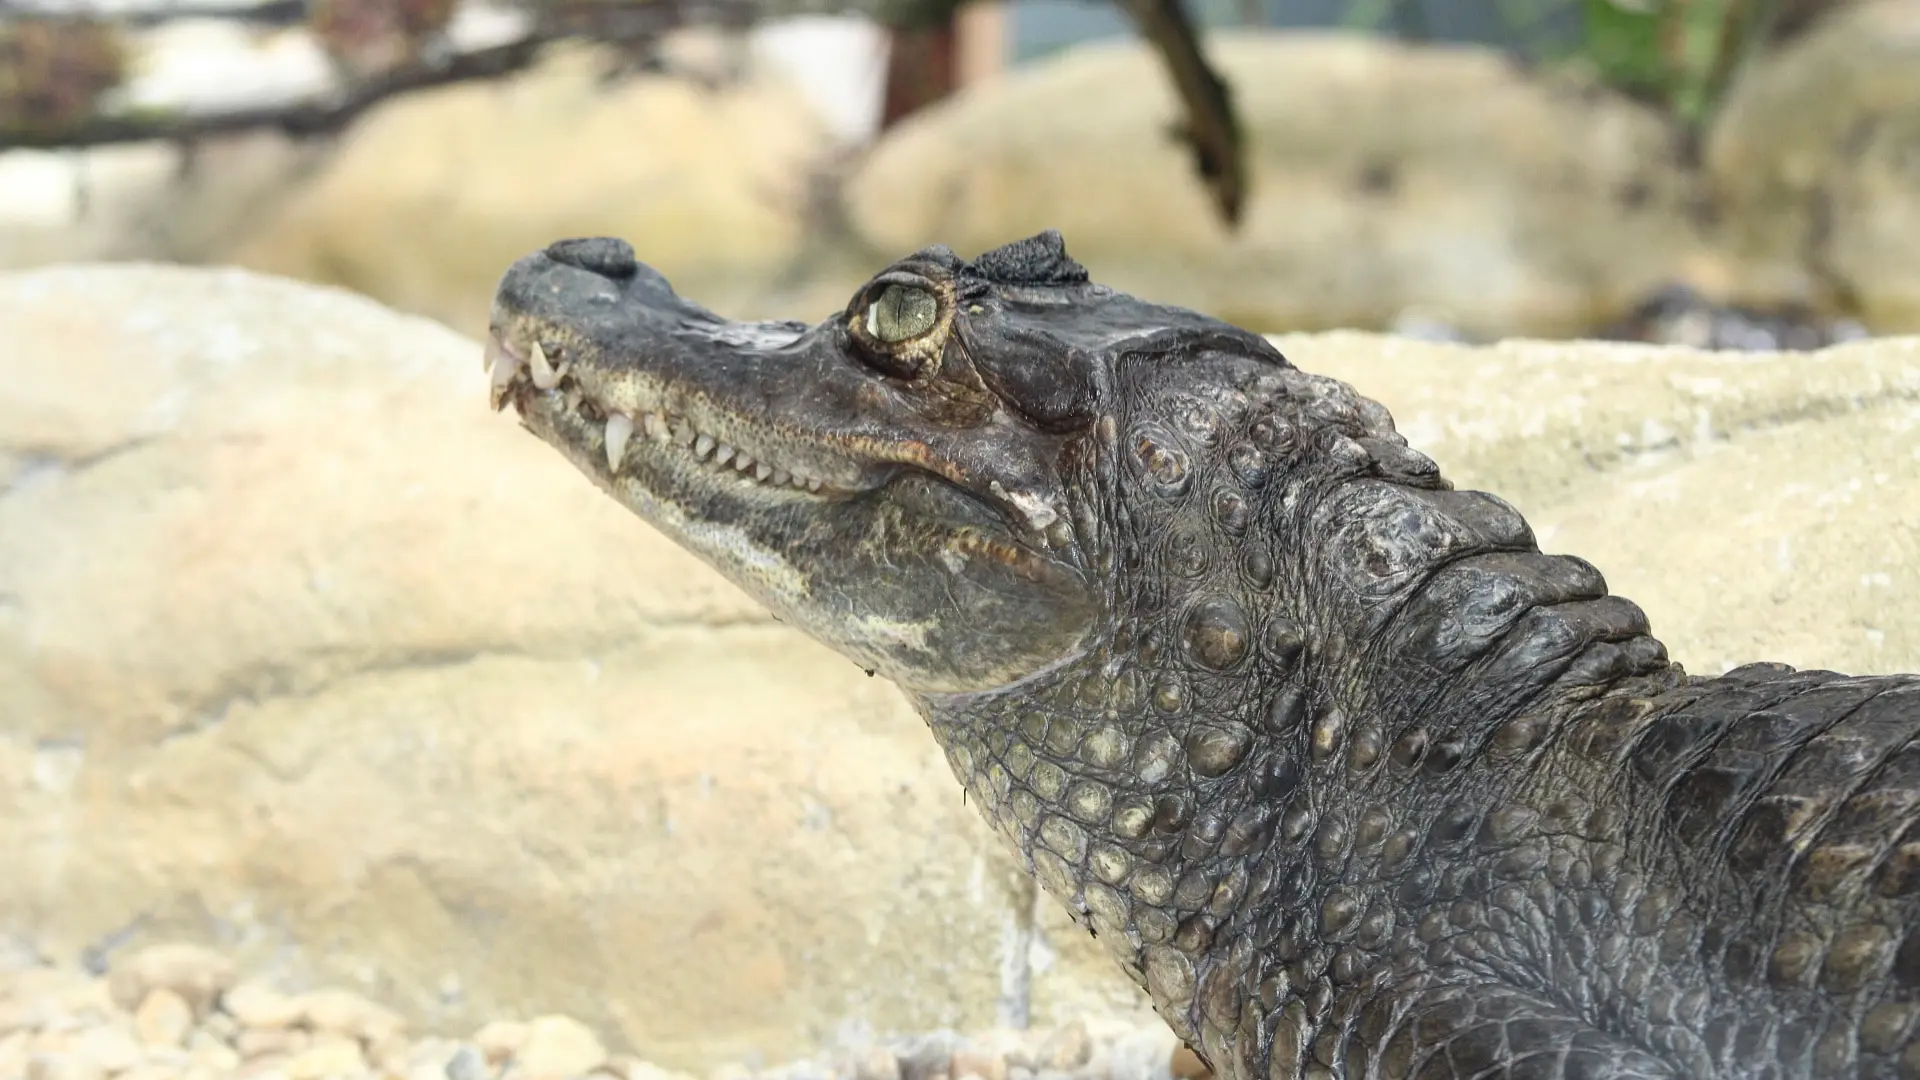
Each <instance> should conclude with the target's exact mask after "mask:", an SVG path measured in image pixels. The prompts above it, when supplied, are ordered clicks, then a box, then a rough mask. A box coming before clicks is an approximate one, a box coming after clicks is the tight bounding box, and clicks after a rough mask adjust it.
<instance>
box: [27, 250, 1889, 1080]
mask: <svg viewBox="0 0 1920 1080" xmlns="http://www.w3.org/2000/svg"><path fill="white" fill-rule="evenodd" d="M0 334H4V340H6V341H7V343H8V349H7V351H6V353H5V354H4V359H0V386H4V387H5V390H4V391H3V392H0V702H4V703H5V707H4V710H3V711H0V851H5V852H6V853H7V861H6V873H5V874H4V875H0V927H6V928H9V929H25V930H28V931H30V932H32V933H34V934H36V935H37V936H38V937H39V939H40V943H41V944H42V945H44V946H45V947H47V948H49V949H52V950H54V951H55V952H57V953H60V954H63V955H66V956H72V955H74V954H75V953H76V952H77V951H78V950H79V949H80V948H81V947H82V946H85V945H95V944H99V943H102V942H115V943H117V948H118V949H119V950H120V951H119V952H117V953H116V954H115V955H116V956H117V957H122V958H125V957H127V956H129V955H132V954H133V951H134V950H135V949H137V947H138V946H140V945H143V944H146V943H149V942H153V941H162V940H167V939H169V938H173V937H176V936H184V937H190V938H199V939H201V940H205V941H209V942H218V943H220V944H221V946H222V948H223V949H225V950H226V951H227V952H228V953H230V954H231V955H232V956H233V957H234V958H235V959H236V960H238V961H240V963H241V964H242V965H243V967H244V968H245V970H247V971H248V972H249V973H250V974H253V973H259V974H260V976H261V977H264V978H267V979H269V980H270V981H273V982H279V983H281V984H283V985H284V986H285V988H286V989H289V990H297V989H300V988H301V987H302V984H303V983H305V984H315V985H342V986H347V987H357V988H359V989H361V990H363V991H366V992H367V993H368V994H369V995H370V996H378V997H379V998H380V999H381V1000H386V1001H392V1002H394V1003H396V1004H399V1005H402V1006H404V1007H405V1008H406V1009H407V1010H408V1011H409V1013H410V1016H409V1019H410V1020H411V1021H412V1022H413V1023H414V1024H416V1025H418V1026H420V1027H421V1028H440V1029H442V1030H458V1031H471V1030H473V1029H474V1027H476V1026H478V1023H479V1022H480V1021H481V1020H483V1019H492V1018H497V1017H503V1016H518V1017H521V1018H526V1019H531V1018H534V1017H538V1016H543V1015H550V1014H565V1015H570V1016H574V1017H578V1018H579V1019H581V1020H583V1021H585V1022H586V1023H587V1024H589V1025H590V1026H591V1027H592V1028H593V1029H594V1030H595V1031H596V1033H597V1034H598V1035H599V1037H600V1038H601V1039H602V1040H603V1044H604V1046H605V1048H606V1049H607V1050H609V1051H611V1052H615V1053H618V1052H622V1051H623V1050H625V1049H628V1048H631V1049H634V1050H638V1051H639V1052H641V1053H642V1054H644V1055H646V1056H647V1057H649V1058H651V1059H654V1060H657V1061H661V1062H663V1063H665V1064H668V1065H670V1066H673V1067H682V1068H697V1069H699V1070H701V1071H704V1070H705V1068H706V1067H707V1066H709V1065H710V1064H712V1063H713V1062H714V1061H715V1060H716V1059H724V1058H726V1057H730V1056H734V1055H740V1054H745V1053H748V1052H750V1051H755V1050H757V1051H760V1052H763V1053H766V1054H768V1055H772V1056H775V1057H782V1056H786V1055H788V1054H790V1053H794V1052H797V1051H800V1050H803V1049H808V1048H811V1047H813V1046H816V1045H818V1044H820V1043H823V1042H829V1041H831V1040H832V1039H833V1038H835V1037H836V1036H837V1035H838V1034H839V1033H843V1032H848V1031H860V1030H874V1029H877V1030H881V1031H887V1030H896V1031H898V1030H911V1029H916V1028H926V1027H932V1026H938V1025H943V1024H952V1025H956V1026H962V1027H977V1026H984V1025H986V1024H990V1023H993V1022H995V1020H996V1018H997V1017H998V1016H1000V1015H1009V1016H1010V1015H1013V1014H1015V1013H1016V1012H1017V1010H1018V1008H1019V1007H1021V1006H1022V1004H1023V1003H1024V1004H1025V1005H1026V1006H1027V1007H1030V1008H1031V1010H1032V1012H1033V1014H1034V1016H1035V1019H1036V1020H1037V1021H1041V1022H1049V1021H1053V1020H1057V1019H1061V1018H1064V1017H1066V1016H1068V1015H1070V1014H1073V1013H1077V1012H1082V1011H1091V1012H1095V1013H1101V1012H1105V1013H1114V1012H1118V1011H1128V1010H1131V1011H1133V1014H1134V1015H1138V1010H1140V1008H1141V1004H1140V998H1139V996H1138V995H1137V994H1135V993H1134V992H1133V991H1132V990H1131V988H1129V987H1127V986H1125V985H1124V984H1123V983H1122V981H1121V979H1120V978H1119V976H1118V974H1117V973H1116V972H1115V971H1114V970H1113V969H1112V968H1111V967H1110V966H1109V964H1108V963H1107V961H1106V960H1105V959H1104V958H1103V957H1100V956H1097V955H1095V954H1094V953H1093V952H1092V950H1091V948H1090V947H1089V946H1088V944H1087V942H1086V940H1085V938H1084V935H1081V934H1080V933H1079V932H1077V931H1074V930H1072V929H1071V928H1070V927H1068V926H1067V925H1066V922H1065V919H1064V918H1063V917H1062V916H1061V915H1060V913H1059V912H1058V910H1057V905H1054V904H1052V903H1051V902H1048V901H1043V902H1042V903H1041V904H1040V905H1039V907H1038V908H1037V915H1036V914H1035V911H1036V909H1035V908H1033V907H1032V906H1031V904H1032V902H1031V889H1030V885H1028V883H1026V882H1024V880H1023V879H1021V878H1020V877H1019V875H1018V874H1017V872H1016V871H1015V870H1014V869H1013V867H1012V864H1011V860H1009V859H1008V858H1006V857H1005V856H1004V855H1003V854H1002V853H1001V852H1000V851H999V850H998V849H997V847H996V846H995V844H994V842H993V841H992V839H991V838H990V837H989V836H988V834H987V832H986V830H985V829H984V828H983V827H982V826H981V825H980V823H979V822H978V821H977V820H976V818H975V815H974V813H973V811H972V810H971V809H969V808H968V807H966V806H964V805H963V804H962V802H961V800H960V797H959V791H958V786H957V785H956V784H955V782H954V781H953V779H952V777H951V776H950V775H949V774H948V772H947V768H946V765H945V763H944V761H943V760H942V758H941V757H940V755H939V753H938V751H937V750H936V748H935V747H934V745H933V742H932V740H931V739H930V738H929V737H928V736H927V734H926V732H925V731H924V728H923V726H922V725H921V723H920V722H919V720H918V719H917V718H916V717H914V716H913V715H911V713H910V712H909V711H908V710H907V709H906V708H905V707H904V706H903V705H902V703H901V701H900V698H899V697H898V695H897V694H896V693H895V691H893V689H892V688H891V687H889V686H887V685H886V684H884V683H881V682H877V681H874V680H870V679H868V678H866V677H865V676H864V675H862V674H860V673H859V672H858V671H857V670H856V669H855V668H854V667H853V666H852V665H851V664H848V663H846V662H844V661H842V660H839V659H838V658H836V657H834V656H833V655H832V654H830V653H828V652H826V651H825V650H823V649H821V648H820V647H818V646H816V645H814V644H812V643H811V642H809V641H807V640H805V639H804V638H802V637H801V636H799V635H798V634H797V633H796V632H794V631H792V630H790V629H788V628H785V627H782V626H779V625H776V624H774V623H772V622H771V621H770V620H768V619H767V617H766V616H765V615H764V614H763V613H762V612H760V611H759V610H758V609H757V608H756V607H755V606H754V605H753V604H751V603H750V602H749V601H747V600H746V599H745V598H744V597H743V596H741V595H740V594H739V593H737V592H736V591H735V590H733V589H732V588H731V587H730V586H728V585H726V584H725V583H724V582H722V581H720V580H719V579H718V578H717V577H716V576H715V575H713V574H712V573H711V572H709V571H708V570H706V569H705V568H704V567H703V566H702V565H700V564H699V563H697V562H695V561H694V560H693V559H692V558H691V557H689V556H687V555H685V554H684V553H682V552H681V551H680V550H679V549H677V548H675V547H674V546H673V545H671V544H669V543H668V542H666V541H665V540H662V539H661V538H660V537H658V536H657V535H656V534H655V533H653V532H652V531H651V530H649V529H647V528H646V527H644V526H643V525H641V524H640V523H639V522H637V521H635V520H634V519H632V517H631V516H630V515H629V514H628V513H627V512H626V511H624V510H622V509H621V508H620V507H618V506H616V505H615V504H614V503H613V502H612V501H611V500H608V499H606V498H605V497H604V496H602V495H601V494H599V493H598V491H597V490H595V489H594V488H593V487H592V486H591V485H589V484H587V483H586V482H585V481H584V480H582V479H581V478H580V477H579V476H578V475H577V474H576V473H575V472H574V471H573V470H572V468H571V467H570V466H568V465H567V464H566V463H565V462H564V461H563V460H562V459H561V458H560V457H559V456H558V455H557V454H554V453H553V452H552V451H551V450H549V449H547V448H546V447H545V446H543V445H541V444H539V443H538V442H536V441H535V440H533V439H531V438H529V437H527V436H526V435H524V434H522V433H521V432H520V431H518V430H517V428H516V427H515V425H514V424H513V423H512V421H511V420H510V419H509V418H506V417H502V416H496V415H493V414H490V413H488V412H487V411H486V409H485V408H484V404H483V397H484V394H483V387H482V381H483V380H482V378H481V375H480V372H479V359H478V354H479V347H478V346H477V345H476V344H474V343H472V342H470V341H467V340H464V339H462V338H460V337H459V336H457V335H455V334H453V333H451V332H449V331H447V330H445V329H443V328H440V327H437V326H435V325H433V324H430V323H427V322H425V321H423V320H418V319H412V318H403V317H399V316H395V315H393V314H391V313H389V312H386V311H383V310H381V309H379V308H378V307H376V306H375V305H373V304H371V303H370V302H367V301H365V300H363V299H359V298H353V297H349V296H347V295H344V294H342V293H339V292H335V291H332V290H327V289H321V288H314V287H309V286H300V285H295V284H293V283H290V282H283V281H277V280H272V279H265V278H260V277H255V276H252V275H249V274H245V273H242V272H238V271H219V272H215V271H188V270H181V269H163V268H139V267H93V268H60V269H51V270H45V271H39V272H34V273H28V274H17V275H13V276H10V277H0ZM1283 347H1284V348H1285V349H1286V350H1287V351H1288V352H1289V354H1290V355H1291V356H1292V357H1293V358H1294V359H1295V360H1296V361H1297V362H1298V363H1300V364H1301V365H1302V366H1305V367H1308V368H1311V369H1316V370H1322V371H1326V372H1329V373H1332V374H1335V375H1339V376H1342V377H1345V378H1349V379H1351V380H1353V381H1354V382H1356V383H1357V384H1358V385H1359V386H1360V387H1361V388H1362V389H1363V390H1364V391H1366V392H1368V393H1370V394H1373V395H1375V396H1377V397H1380V398H1381V399H1383V400H1385V401H1386V402H1387V403H1388V404H1389V405H1390V406H1391V407H1393V408H1394V409H1395V410H1396V412H1397V414H1398V415H1399V416H1400V419H1401V421H1402V424H1403V426H1404V427H1405V428H1406V429H1407V431H1408V432H1409V434H1410V436H1411V437H1412V438H1413V439H1414V441H1415V442H1416V443H1417V444H1419V445H1422V446H1424V447H1425V448H1426V449H1428V450H1429V451H1431V452H1433V453H1434V454H1435V456H1436V457H1438V459H1439V460H1440V461H1441V463H1442V464H1443V466H1444V467H1446V468H1447V469H1448V471H1449V472H1450V473H1451V474H1452V475H1453V476H1454V477H1455V479H1456V480H1457V481H1459V482H1461V483H1464V484H1476V485H1481V486H1485V487H1489V488H1491V489H1492V490H1496V491H1499V492H1501V493H1503V494H1505V495H1507V496H1509V497H1511V498H1512V499H1513V500H1514V501H1516V502H1517V503H1518V504H1519V505H1520V506H1521V507H1522V509H1524V510H1525V511H1527V512H1528V513H1529V514H1530V515H1531V517H1532V519H1533V520H1534V522H1535V524H1536V525H1537V526H1538V528H1539V531H1540V532H1541V535H1542V538H1543V541H1544V543H1545V545H1546V546H1547V547H1548V548H1550V549H1557V550H1570V551H1575V552H1578V553H1580V554H1583V555H1585V556H1587V557H1588V558H1590V559H1592V560H1593V561H1594V562H1596V563H1598V564H1599V565H1600V567H1601V568H1602V569H1603V570H1605V571H1606V572H1607V574H1608V575H1609V577H1610V579H1611V580H1612V581H1613V583H1614V584H1615V586H1616V587H1617V588H1618V589H1619V590H1620V591H1621V592H1623V593H1625V594H1627V595H1629V596H1632V597H1634V598H1635V599H1637V600H1639V601H1640V602H1641V603H1643V604H1645V605H1646V606H1647V608H1648V609H1649V610H1650V611H1651V612H1652V614H1653V617H1654V620H1655V625H1656V627H1657V628H1658V629H1659V630H1660V631H1662V633H1663V635H1664V636H1665V637H1666V638H1667V640H1668V641H1669V642H1670V644H1671V645H1672V647H1673V651H1674V652H1675V654H1676V655H1677V656H1679V657H1680V658H1681V659H1683V660H1685V661H1686V662H1687V663H1688V664H1689V665H1690V666H1692V667H1693V668H1694V669H1695V670H1714V669H1716V668H1717V667H1720V666H1725V665H1727V664H1731V663H1735V662H1738V661H1741V660H1748V659H1757V658H1768V659H1783V660H1788V661H1791V662H1795V663H1801V664H1810V665H1811V664H1825V665H1833V666H1839V667H1843V668H1849V669H1855V670H1862V671H1885V670H1901V669H1904V670H1915V669H1920V607H1917V606H1916V605H1915V604H1914V603H1913V597H1914V595H1915V593H1916V591H1920V579H1917V578H1916V570H1915V568H1916V567H1920V480H1916V477H1917V476H1920V468H1916V467H1915V461H1916V460H1920V458H1917V457H1916V455H1920V342H1916V341H1914V340H1903V341H1885V342H1874V343H1866V344H1859V345H1852V346H1847V347H1844V348H1839V349H1835V350H1832V351H1829V352H1826V353H1821V354H1817V355H1813V356H1796V357H1754V358H1733V357H1726V356H1702V355H1697V354H1692V353H1687V352H1680V351H1674V352H1661V351H1657V350H1651V349H1646V348H1624V347H1613V348H1608V347H1600V346H1590V345H1551V346H1549V345H1537V344H1515V345H1511V346H1507V347H1503V348H1501V349H1494V350H1470V349H1454V348H1442V347H1435V346H1421V345H1416V344H1413V343H1409V342H1404V341H1397V340H1392V339H1379V338H1371V337H1365V336H1360V335H1350V334H1343V335H1333V336H1326V337H1307V338H1297V339H1286V340H1285V341H1283ZM123 932H124V933H123ZM141 955H145V954H141ZM169 955H172V954H169ZM126 962H127V963H129V964H132V965H133V966H132V967H129V968H127V969H126V970H129V971H132V970H135V969H137V968H140V964H141V963H144V962H145V961H140V962H135V961H134V960H127V961H126ZM449 976H453V977H454V978H452V979H449ZM223 977H226V976H223ZM157 978H158V976H154V977H153V979H157ZM153 979H150V980H149V981H153ZM142 985H143V986H144V985H146V984H142ZM168 985H172V984H171V983H168ZM183 985H184V984H183ZM195 985H198V984H195ZM235 992H236V993H238V992H239V991H238V990H237V989H236V991H235ZM249 995H250V996H254V997H257V996H259V993H258V990H257V989H250V990H249V991H248V995H243V996H249ZM269 1004H271V1003H269ZM254 1007H257V1008H264V1006H260V1005H259V1003H254ZM267 1011H271V1010H270V1009H269V1010H267Z"/></svg>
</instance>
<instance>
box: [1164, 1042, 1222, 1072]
mask: <svg viewBox="0 0 1920 1080" xmlns="http://www.w3.org/2000/svg"><path fill="white" fill-rule="evenodd" d="M1169 1071H1170V1072H1172V1073H1173V1076H1174V1080H1207V1078H1209V1077H1211V1076H1212V1075H1213V1070H1212V1069H1209V1068H1207V1063H1206V1062H1204V1061H1201V1060H1200V1055H1199V1054H1196V1053H1194V1052H1193V1048H1192V1047H1191V1046H1179V1047H1175V1048H1174V1051H1173V1062H1172V1064H1171V1065H1170V1066H1169Z"/></svg>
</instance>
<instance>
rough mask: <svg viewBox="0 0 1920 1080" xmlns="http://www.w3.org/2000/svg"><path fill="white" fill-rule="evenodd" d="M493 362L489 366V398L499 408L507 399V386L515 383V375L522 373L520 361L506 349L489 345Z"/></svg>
mask: <svg viewBox="0 0 1920 1080" xmlns="http://www.w3.org/2000/svg"><path fill="white" fill-rule="evenodd" d="M489 349H490V351H491V352H492V355H493V363H492V364H491V365H490V366H489V367H488V368H487V382H488V383H489V384H490V389H489V390H488V391H487V400H488V401H489V402H491V403H492V405H493V407H494V408H495V409H498V408H499V407H500V406H501V404H502V403H504V402H505V401H506V393H507V387H508V386H509V385H511V384H512V383H513V377H514V376H515V375H518V374H519V373H520V361H518V360H515V359H514V358H513V357H512V356H511V355H510V354H509V353H508V352H507V350H505V349H495V348H492V347H491V346H490V347H489Z"/></svg>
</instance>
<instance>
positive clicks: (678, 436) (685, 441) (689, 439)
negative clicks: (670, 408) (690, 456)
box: [671, 416, 694, 446]
mask: <svg viewBox="0 0 1920 1080" xmlns="http://www.w3.org/2000/svg"><path fill="white" fill-rule="evenodd" d="M671 426H672V428H673V441H674V442H677V443H679V444H680V445H681V446H692V445H693V434H694V432H693V425H692V424H689V423H687V421H686V418H685V417H678V416H676V417H674V419H673V421H672V425H671Z"/></svg>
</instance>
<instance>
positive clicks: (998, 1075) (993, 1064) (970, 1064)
mask: <svg viewBox="0 0 1920 1080" xmlns="http://www.w3.org/2000/svg"><path fill="white" fill-rule="evenodd" d="M953 1076H954V1080H966V1078H967V1077H970V1076H971V1077H975V1078H976V1080H1007V1059H1006V1058H1004V1057H1002V1056H1000V1055H999V1054H995V1053H992V1052H990V1051H987V1050H980V1049H976V1048H975V1047H971V1046H963V1047H961V1048H960V1049H958V1050H955V1051H954V1052H953Z"/></svg>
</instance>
